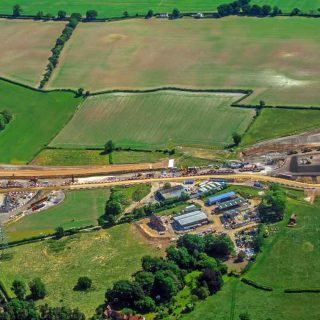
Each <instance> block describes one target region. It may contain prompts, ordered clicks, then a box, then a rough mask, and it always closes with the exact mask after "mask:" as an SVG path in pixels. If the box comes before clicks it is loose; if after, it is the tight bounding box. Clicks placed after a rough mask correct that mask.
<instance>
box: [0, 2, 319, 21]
mask: <svg viewBox="0 0 320 320" xmlns="http://www.w3.org/2000/svg"><path fill="white" fill-rule="evenodd" d="M226 2H228V1H226V0H212V1H208V0H200V1H199V0H198V1H195V0H174V1H169V0H162V1H160V0H149V1H147V0H139V1H137V0H127V1H126V2H123V1H120V0H116V1H112V0H92V1H90V2H88V1H87V0H69V1H50V0H33V1H30V0H20V1H19V4H20V5H21V6H22V8H23V10H24V11H23V13H24V14H36V13H37V12H38V11H39V10H43V11H44V13H47V12H50V13H52V14H57V12H58V10H66V11H67V12H68V14H70V13H72V12H81V13H82V14H83V15H84V14H85V12H86V11H87V10H88V9H95V10H97V11H98V12H99V17H108V18H109V17H115V16H122V14H123V12H124V11H125V10H128V11H129V14H131V15H134V14H136V13H140V14H145V13H146V12H147V11H148V10H149V9H153V10H154V12H167V11H168V12H171V11H172V9H173V8H175V7H177V8H179V9H180V10H181V11H185V12H186V11H215V10H216V8H217V6H218V5H219V4H221V3H226ZM252 3H257V4H260V5H264V4H270V5H272V6H273V5H277V6H279V7H280V8H282V10H284V11H285V12H290V11H291V10H292V9H293V8H295V7H298V8H300V9H302V10H304V11H309V10H312V9H317V8H319V7H320V1H319V0H255V1H253V0H252ZM15 4H16V2H15V1H14V0H1V2H0V12H1V13H11V11H12V6H13V5H15Z"/></svg>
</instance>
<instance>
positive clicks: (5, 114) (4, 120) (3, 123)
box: [0, 110, 12, 131]
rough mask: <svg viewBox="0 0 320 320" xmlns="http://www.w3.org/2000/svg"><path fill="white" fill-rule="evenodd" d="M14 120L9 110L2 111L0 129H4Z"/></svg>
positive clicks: (0, 113)
mask: <svg viewBox="0 0 320 320" xmlns="http://www.w3.org/2000/svg"><path fill="white" fill-rule="evenodd" d="M11 120H12V115H11V113H10V112H9V111H6V110H4V111H2V112H0V131H2V130H4V128H5V127H6V125H7V124H8V123H9V122H10V121H11Z"/></svg>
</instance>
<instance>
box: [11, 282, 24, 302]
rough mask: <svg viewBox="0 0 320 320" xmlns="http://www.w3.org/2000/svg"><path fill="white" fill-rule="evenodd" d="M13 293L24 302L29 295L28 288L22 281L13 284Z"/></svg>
mask: <svg viewBox="0 0 320 320" xmlns="http://www.w3.org/2000/svg"><path fill="white" fill-rule="evenodd" d="M12 291H13V292H14V294H15V295H16V297H17V298H18V299H20V300H23V299H24V297H25V295H26V293H27V286H26V284H25V283H24V282H23V281H21V280H14V281H13V282H12Z"/></svg>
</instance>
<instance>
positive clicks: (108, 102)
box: [51, 91, 254, 148]
mask: <svg viewBox="0 0 320 320" xmlns="http://www.w3.org/2000/svg"><path fill="white" fill-rule="evenodd" d="M239 97H240V95H234V94H232V95H230V94H229V95H228V94H207V93H206V94H205V93H203V94H200V93H199V94H193V93H182V92H169V91H168V92H158V93H149V94H107V95H102V96H96V97H93V98H90V99H88V100H86V101H85V103H84V104H83V105H82V106H81V107H80V109H79V110H78V112H77V113H76V114H75V116H74V117H73V118H72V120H71V121H70V122H69V123H68V125H67V126H66V127H65V128H64V129H63V130H62V131H61V132H60V133H59V134H58V135H57V137H56V138H55V139H54V140H53V141H52V142H51V145H52V146H58V147H79V146H91V147H92V146H100V147H101V146H103V145H104V143H105V142H106V141H108V140H109V139H112V140H113V142H114V143H115V144H116V145H117V146H123V147H129V146H130V147H140V148H148V147H170V146H174V145H177V144H189V145H190V144H194V145H216V146H223V145H225V144H227V143H230V142H231V140H232V139H231V134H232V133H233V132H234V131H237V132H240V133H241V132H244V130H245V129H246V128H247V126H248V124H249V123H250V122H251V120H252V117H253V115H254V110H249V109H239V108H231V107H230V104H231V103H232V101H234V100H235V99H238V98H239Z"/></svg>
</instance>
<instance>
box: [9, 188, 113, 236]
mask: <svg viewBox="0 0 320 320" xmlns="http://www.w3.org/2000/svg"><path fill="white" fill-rule="evenodd" d="M109 193H110V192H109V190H108V189H106V190H84V191H76V192H74V191H70V192H67V193H66V198H65V200H64V202H63V203H61V204H60V205H58V206H56V207H53V208H52V209H48V210H45V211H41V212H39V213H35V214H32V215H30V216H27V217H24V218H23V219H20V220H18V221H17V222H15V223H12V224H9V225H8V226H6V228H5V230H6V232H7V235H8V240H9V241H14V240H21V239H24V238H30V237H32V236H39V235H43V234H51V233H53V232H54V230H55V228H57V227H59V226H62V227H63V228H65V229H71V228H80V227H86V226H89V225H97V224H98V221H97V220H98V218H99V217H100V216H102V215H103V213H104V208H105V204H106V201H107V199H108V197H109Z"/></svg>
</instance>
